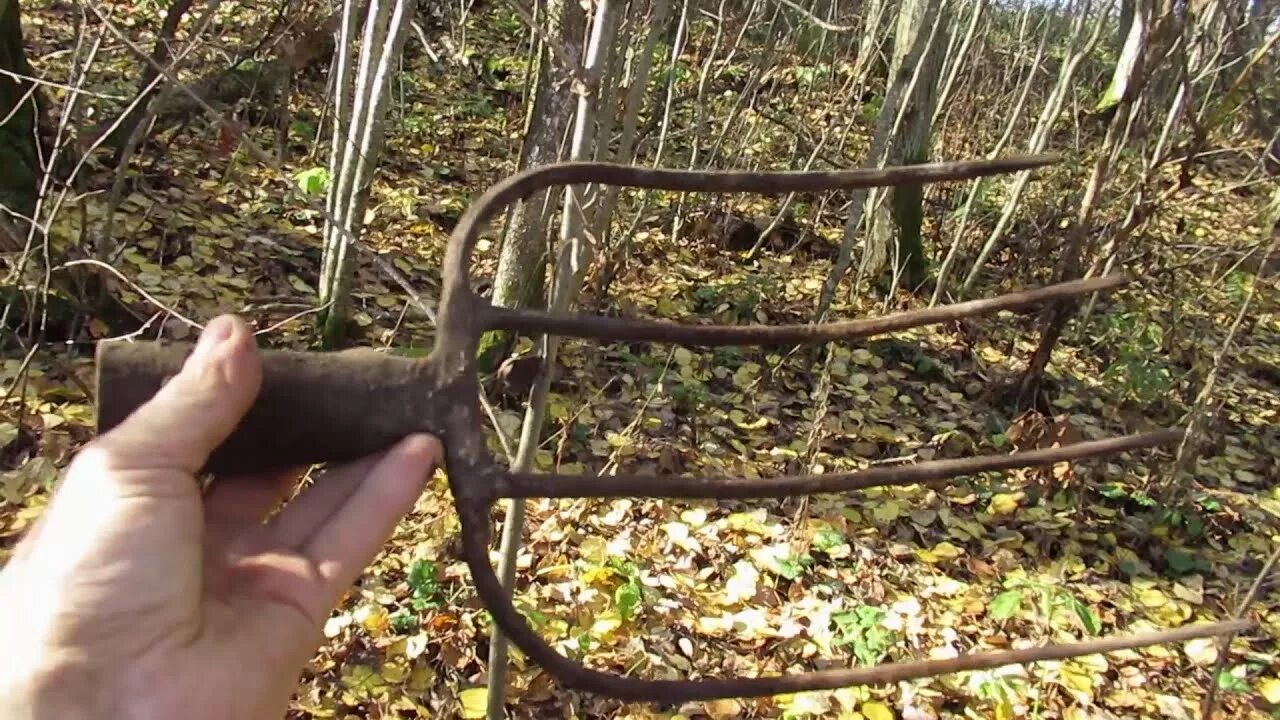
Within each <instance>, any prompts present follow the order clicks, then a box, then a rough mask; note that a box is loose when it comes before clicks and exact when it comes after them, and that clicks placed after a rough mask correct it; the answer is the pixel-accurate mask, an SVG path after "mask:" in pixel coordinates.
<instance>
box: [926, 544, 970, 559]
mask: <svg viewBox="0 0 1280 720" xmlns="http://www.w3.org/2000/svg"><path fill="white" fill-rule="evenodd" d="M933 554H934V555H936V556H938V557H940V558H946V559H947V560H954V559H956V558H958V557H960V556H961V555H963V554H964V550H961V549H960V548H958V547H956V546H955V545H952V544H951V543H949V542H946V541H943V542H940V543H938V544H937V545H934V546H933Z"/></svg>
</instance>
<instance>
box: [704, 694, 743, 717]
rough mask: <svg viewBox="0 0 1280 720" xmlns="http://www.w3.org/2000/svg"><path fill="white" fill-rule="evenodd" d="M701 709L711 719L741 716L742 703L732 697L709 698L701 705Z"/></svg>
mask: <svg viewBox="0 0 1280 720" xmlns="http://www.w3.org/2000/svg"><path fill="white" fill-rule="evenodd" d="M703 709H705V710H706V711H707V715H709V716H710V717H711V718H713V720H721V718H725V719H727V718H736V717H742V703H740V702H738V701H737V700H734V699H733V698H725V699H722V700H711V701H709V702H707V704H706V705H704V706H703Z"/></svg>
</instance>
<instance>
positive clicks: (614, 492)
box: [493, 429, 1183, 500]
mask: <svg viewBox="0 0 1280 720" xmlns="http://www.w3.org/2000/svg"><path fill="white" fill-rule="evenodd" d="M1182 434H1183V431H1181V430H1176V429H1169V430H1157V431H1155V432H1150V433H1142V434H1139V435H1125V436H1122V437H1115V438H1107V439H1105V440H1093V441H1089V442H1081V443H1075V444H1072V445H1067V446H1065V447H1057V448H1044V449H1040V450H1028V451H1025V452H1018V453H1013V454H1011V455H982V456H978V457H969V458H960V459H954V460H934V461H931V462H923V463H918V464H916V465H902V466H898V467H876V468H870V469H867V470H859V471H857V472H848V473H829V474H824V475H789V476H785V477H778V478H743V477H706V478H700V477H682V476H676V475H604V476H595V475H559V474H540V473H508V474H506V475H504V476H503V478H502V479H501V480H499V481H498V482H497V483H496V487H495V488H494V494H493V498H535V497H546V498H567V497H575V498H576V497H594V498H607V497H662V498H701V499H720V498H723V499H736V500H745V499H751V498H774V497H783V496H787V495H817V494H820V493H836V492H849V491H852V490H864V489H866V488H871V487H883V486H887V485H914V484H916V483H926V482H933V481H935V480H949V479H952V478H955V477H959V476H963V475H975V474H977V473H981V472H991V471H995V470H1011V469H1013V468H1022V467H1037V466H1041V465H1051V464H1054V463H1059V462H1070V461H1074V460H1083V459H1086V458H1091V457H1097V456H1099V455H1109V454H1112V453H1120V452H1127V451H1129V450H1140V449H1143V448H1149V447H1156V446H1158V445H1166V444H1169V443H1171V442H1173V441H1175V440H1177V439H1178V438H1180V437H1182Z"/></svg>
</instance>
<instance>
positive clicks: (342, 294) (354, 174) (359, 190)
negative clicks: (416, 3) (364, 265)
mask: <svg viewBox="0 0 1280 720" xmlns="http://www.w3.org/2000/svg"><path fill="white" fill-rule="evenodd" d="M411 7H412V6H411V0H394V5H393V4H392V3H391V2H384V1H383V0H374V2H372V3H371V4H370V7H369V14H368V18H367V19H366V21H365V28H364V36H363V37H362V38H361V43H360V62H359V67H358V69H356V70H355V73H354V77H353V76H352V70H353V68H352V67H351V63H350V48H349V47H346V48H341V49H340V50H339V52H340V53H342V55H343V57H341V58H340V61H339V63H338V67H339V68H340V69H339V70H338V76H337V78H336V81H335V82H334V93H335V94H336V95H337V96H338V97H339V98H341V97H342V96H343V94H344V93H346V92H348V90H347V87H346V83H347V82H348V81H351V82H352V88H353V89H352V92H353V97H352V100H351V107H350V115H349V117H347V118H346V120H347V122H346V123H342V120H343V118H342V115H343V113H342V112H338V113H336V114H335V123H334V136H333V140H332V142H333V143H334V144H335V145H336V146H337V147H338V149H337V150H335V151H334V153H333V156H332V157H331V167H330V168H329V174H330V178H331V180H330V188H329V193H330V194H329V197H328V198H327V199H326V203H327V205H328V208H329V213H330V215H331V218H332V219H330V220H328V221H327V222H326V223H325V247H324V256H323V258H322V274H321V277H320V303H321V306H322V307H323V308H324V309H323V310H322V312H321V313H320V317H319V322H320V325H321V328H322V329H321V336H322V338H321V339H322V344H323V346H324V347H326V348H332V347H336V346H337V345H339V344H341V343H342V341H343V339H344V338H345V334H346V316H347V304H348V299H349V296H350V293H351V280H352V274H353V272H354V269H355V263H354V256H353V254H352V251H353V250H354V249H355V244H356V243H357V242H359V239H360V231H361V226H362V225H363V223H364V211H365V206H366V204H367V203H368V200H369V191H370V186H371V184H372V181H373V171H374V168H375V167H376V164H377V159H378V155H379V153H380V152H381V150H382V142H383V121H384V119H385V118H386V111H387V99H388V98H387V94H388V93H387V90H388V88H389V87H390V83H391V75H392V73H393V68H395V67H396V65H397V64H398V61H399V57H400V50H401V49H402V48H403V46H404V39H405V36H406V34H407V33H406V30H407V29H408V26H409V19H410V18H411V17H412V12H411ZM343 13H344V16H343V19H342V22H343V31H342V36H343V38H344V39H348V38H349V37H350V35H351V28H352V25H354V23H355V18H356V16H357V14H358V10H357V8H356V7H355V3H354V2H351V1H350V0H348V2H347V3H346V4H345V6H344V8H343ZM343 65H346V66H347V67H346V68H342V66H343ZM338 106H339V108H340V109H341V107H342V105H341V102H340V103H339V105H338Z"/></svg>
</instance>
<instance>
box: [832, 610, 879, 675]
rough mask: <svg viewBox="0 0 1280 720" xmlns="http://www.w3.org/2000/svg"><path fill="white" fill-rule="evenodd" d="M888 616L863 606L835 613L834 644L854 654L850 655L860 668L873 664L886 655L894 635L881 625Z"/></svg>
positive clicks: (833, 619) (833, 616)
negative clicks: (860, 664) (855, 659)
mask: <svg viewBox="0 0 1280 720" xmlns="http://www.w3.org/2000/svg"><path fill="white" fill-rule="evenodd" d="M888 616H889V613H888V612H887V611H885V610H884V609H883V608H878V607H872V606H870V605H862V606H859V607H857V608H854V609H853V610H849V611H846V612H842V613H836V614H835V615H832V616H831V621H832V622H833V623H834V624H835V627H836V633H837V635H836V644H837V645H840V646H843V647H847V648H849V649H850V650H852V651H853V656H854V657H855V658H857V659H858V662H860V663H862V664H863V665H874V664H876V663H878V662H880V660H881V659H882V658H883V657H884V656H885V653H887V652H888V651H889V648H890V647H891V646H892V644H893V640H894V633H893V631H891V630H890V629H889V628H887V627H885V626H884V620H885V618H886V617H888Z"/></svg>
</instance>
